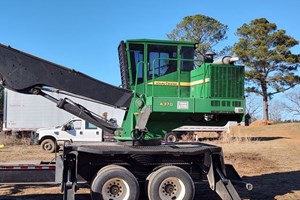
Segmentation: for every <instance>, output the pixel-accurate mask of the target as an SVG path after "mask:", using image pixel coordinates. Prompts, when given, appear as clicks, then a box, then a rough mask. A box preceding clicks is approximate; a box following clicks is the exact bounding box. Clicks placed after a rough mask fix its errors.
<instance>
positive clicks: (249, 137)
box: [0, 123, 300, 200]
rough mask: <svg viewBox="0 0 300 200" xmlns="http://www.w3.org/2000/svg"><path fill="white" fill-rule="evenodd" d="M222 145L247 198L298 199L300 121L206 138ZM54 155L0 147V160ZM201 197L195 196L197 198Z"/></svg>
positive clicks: (39, 193)
mask: <svg viewBox="0 0 300 200" xmlns="http://www.w3.org/2000/svg"><path fill="white" fill-rule="evenodd" d="M206 142H208V143H210V144H214V145H217V146H221V147H222V148H223V152H224V158H225V162H226V163H230V164H232V165H233V166H234V167H235V169H236V170H237V172H238V173H239V174H240V175H241V176H242V178H243V180H245V181H246V182H249V183H252V184H253V186H254V188H253V190H252V191H250V192H249V193H248V197H249V198H250V199H259V200H261V199H266V200H268V199H270V200H271V199H278V200H286V199H287V200H294V199H300V123H292V124H272V125H266V126H264V124H257V125H253V126H249V127H234V128H232V129H231V132H230V133H229V134H226V135H224V137H223V138H222V139H221V140H214V141H206ZM53 158H54V154H47V153H43V152H42V151H40V147H38V146H28V145H15V146H4V147H3V148H1V138H0V163H5V162H20V161H23V162H36V161H39V160H44V161H51V160H52V159H53ZM88 193H89V191H88V190H87V189H83V190H79V195H77V196H76V199H77V200H88V199H90V198H89V194H88ZM198 198H200V197H196V198H195V199H198ZM60 199H62V194H61V193H60V190H59V187H58V186H45V185H44V186H42V185H41V186H32V185H31V186H21V185H18V186H8V185H0V200H60Z"/></svg>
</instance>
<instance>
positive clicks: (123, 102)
mask: <svg viewBox="0 0 300 200" xmlns="http://www.w3.org/2000/svg"><path fill="white" fill-rule="evenodd" d="M0 81H1V82H2V85H3V86H4V87H6V88H8V89H11V90H14V91H17V92H21V93H25V94H30V93H32V89H33V88H35V87H42V86H46V87H53V88H56V89H59V90H63V91H67V92H70V93H73V94H76V95H80V96H83V97H86V98H90V99H93V100H96V101H99V102H103V103H105V104H108V105H111V106H114V107H123V108H128V107H129V105H130V101H131V98H132V92H131V91H130V90H126V89H123V88H119V87H116V86H113V85H110V84H107V83H104V82H101V81H99V80H96V79H94V78H91V77H89V76H87V75H85V74H82V73H80V72H77V71H75V70H73V69H69V68H66V67H63V66H60V65H57V64H55V63H52V62H49V61H46V60H43V59H41V58H38V57H35V56H33V55H30V54H27V53H24V52H21V51H19V50H16V49H13V48H11V47H9V46H5V45H2V44H0Z"/></svg>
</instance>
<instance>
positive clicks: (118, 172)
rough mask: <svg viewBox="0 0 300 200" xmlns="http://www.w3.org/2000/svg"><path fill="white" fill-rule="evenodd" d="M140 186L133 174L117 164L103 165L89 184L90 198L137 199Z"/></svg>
mask: <svg viewBox="0 0 300 200" xmlns="http://www.w3.org/2000/svg"><path fill="white" fill-rule="evenodd" d="M139 195H140V187H139V183H138V181H137V179H136V178H135V176H134V175H133V174H132V173H131V172H129V171H128V170H127V169H126V168H124V167H121V166H118V165H108V166H105V167H103V168H102V169H101V170H100V171H99V172H98V173H97V175H96V176H95V178H94V179H93V181H92V184H91V197H92V200H106V199H111V200H138V199H139Z"/></svg>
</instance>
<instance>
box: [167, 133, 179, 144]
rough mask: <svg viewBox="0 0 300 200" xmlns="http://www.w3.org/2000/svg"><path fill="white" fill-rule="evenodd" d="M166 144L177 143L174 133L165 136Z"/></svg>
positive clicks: (176, 136)
mask: <svg viewBox="0 0 300 200" xmlns="http://www.w3.org/2000/svg"><path fill="white" fill-rule="evenodd" d="M165 141H166V142H177V141H178V135H177V134H176V133H173V132H171V133H167V134H166V136H165Z"/></svg>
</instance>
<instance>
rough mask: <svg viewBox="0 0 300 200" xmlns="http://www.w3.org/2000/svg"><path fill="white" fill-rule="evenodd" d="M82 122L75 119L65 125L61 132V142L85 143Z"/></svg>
mask: <svg viewBox="0 0 300 200" xmlns="http://www.w3.org/2000/svg"><path fill="white" fill-rule="evenodd" d="M81 132H82V120H81V119H74V120H71V121H69V122H68V123H67V124H65V125H64V126H63V127H62V129H61V131H60V134H59V135H60V137H59V140H73V141H83V134H81Z"/></svg>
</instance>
